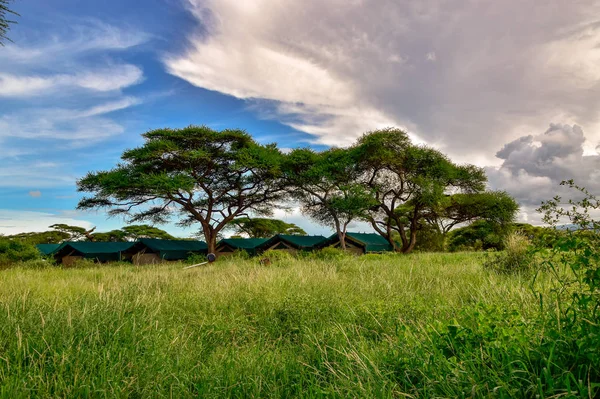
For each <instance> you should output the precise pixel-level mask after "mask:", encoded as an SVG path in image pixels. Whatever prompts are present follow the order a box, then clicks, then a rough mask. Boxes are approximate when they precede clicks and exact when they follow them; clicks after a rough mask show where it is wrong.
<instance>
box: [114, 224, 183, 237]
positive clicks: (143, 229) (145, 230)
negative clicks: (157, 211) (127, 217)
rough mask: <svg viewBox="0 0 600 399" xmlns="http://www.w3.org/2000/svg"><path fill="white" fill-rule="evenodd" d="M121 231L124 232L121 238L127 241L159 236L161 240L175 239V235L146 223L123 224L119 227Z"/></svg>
mask: <svg viewBox="0 0 600 399" xmlns="http://www.w3.org/2000/svg"><path fill="white" fill-rule="evenodd" d="M121 231H122V232H123V233H124V236H123V238H125V239H126V240H128V241H135V240H137V239H140V238H159V239H161V240H174V239H175V237H173V236H172V235H171V234H169V233H167V232H166V231H164V230H162V229H159V228H158V227H154V226H149V225H147V224H138V225H135V224H134V225H130V226H125V227H122V228H121Z"/></svg>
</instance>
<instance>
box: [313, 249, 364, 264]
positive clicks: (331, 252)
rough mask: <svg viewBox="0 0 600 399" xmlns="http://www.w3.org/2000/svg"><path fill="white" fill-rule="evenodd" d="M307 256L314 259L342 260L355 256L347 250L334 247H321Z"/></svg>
mask: <svg viewBox="0 0 600 399" xmlns="http://www.w3.org/2000/svg"><path fill="white" fill-rule="evenodd" d="M307 256H308V257H309V258H312V259H319V260H325V261H340V260H343V259H347V260H349V259H351V258H353V256H352V255H351V254H350V253H348V252H347V251H344V250H342V249H340V248H334V247H325V248H322V249H319V250H318V251H312V252H310V253H309V254H308V255H307Z"/></svg>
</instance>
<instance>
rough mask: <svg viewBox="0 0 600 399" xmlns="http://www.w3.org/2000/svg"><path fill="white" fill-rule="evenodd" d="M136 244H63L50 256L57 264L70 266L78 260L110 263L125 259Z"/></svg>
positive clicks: (87, 242) (76, 242) (82, 242)
mask: <svg viewBox="0 0 600 399" xmlns="http://www.w3.org/2000/svg"><path fill="white" fill-rule="evenodd" d="M135 245H136V243H133V242H89V241H67V242H63V243H62V244H61V245H60V246H59V247H58V248H57V249H56V250H55V251H54V252H53V253H52V255H53V256H54V257H55V258H56V260H57V261H58V262H59V263H63V264H65V265H72V264H73V263H74V262H76V261H77V260H79V259H93V260H95V261H97V262H111V261H113V262H114V261H120V260H124V259H127V257H128V256H127V255H126V254H129V253H130V252H131V250H132V249H133V247H134V246H135Z"/></svg>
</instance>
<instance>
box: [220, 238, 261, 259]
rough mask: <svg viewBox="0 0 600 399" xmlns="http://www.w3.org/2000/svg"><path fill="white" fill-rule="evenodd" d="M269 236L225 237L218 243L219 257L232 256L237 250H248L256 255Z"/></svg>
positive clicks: (250, 253)
mask: <svg viewBox="0 0 600 399" xmlns="http://www.w3.org/2000/svg"><path fill="white" fill-rule="evenodd" d="M267 240H268V238H224V239H222V240H221V241H219V243H218V244H217V248H216V252H217V253H216V255H217V258H221V257H224V256H230V255H232V254H233V253H235V251H246V252H247V253H248V254H249V255H251V256H254V255H256V254H257V253H258V247H259V246H260V245H261V244H264V243H265V242H266V241H267Z"/></svg>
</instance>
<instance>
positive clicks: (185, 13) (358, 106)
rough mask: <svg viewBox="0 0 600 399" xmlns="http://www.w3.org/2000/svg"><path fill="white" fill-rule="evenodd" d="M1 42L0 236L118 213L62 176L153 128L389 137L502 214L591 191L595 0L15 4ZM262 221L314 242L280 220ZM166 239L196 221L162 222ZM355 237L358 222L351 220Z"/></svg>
mask: <svg viewBox="0 0 600 399" xmlns="http://www.w3.org/2000/svg"><path fill="white" fill-rule="evenodd" d="M11 6H12V8H13V9H14V10H15V11H17V12H18V13H19V14H20V15H21V16H20V17H19V18H18V24H17V25H14V26H13V28H12V30H11V31H10V33H9V36H10V37H11V38H12V40H13V42H14V43H8V44H7V45H6V46H5V47H0V234H13V233H17V232H22V231H43V230H46V229H47V227H48V226H49V225H50V224H54V223H67V224H74V225H80V226H84V227H92V226H96V227H97V229H98V230H99V231H104V230H109V229H113V228H119V227H120V226H122V225H124V224H125V221H124V220H122V219H114V218H113V219H107V217H106V215H105V214H104V213H103V212H96V211H94V212H91V211H86V212H83V211H77V210H76V205H77V202H78V200H79V199H80V198H81V195H82V194H81V193H78V192H77V191H76V180H77V179H78V178H81V177H83V176H84V175H85V174H86V173H87V172H89V171H96V170H105V169H109V168H111V167H113V166H114V165H116V164H117V162H118V161H119V156H120V154H121V153H122V152H123V150H125V149H127V148H132V147H135V146H139V145H141V144H142V139H141V137H140V134H142V133H144V132H146V131H148V130H152V129H156V128H162V127H171V128H177V127H184V126H187V125H190V124H195V125H207V126H210V127H212V128H215V129H224V128H241V129H244V130H246V131H247V132H248V133H250V134H252V135H253V136H254V137H255V138H256V139H257V140H258V141H259V142H262V143H270V142H277V143H278V144H279V146H280V147H281V148H285V149H287V148H294V147H305V146H312V147H314V148H317V149H322V148H326V147H328V146H345V145H348V144H350V143H352V141H353V140H354V139H356V138H357V137H358V136H360V135H361V134H362V133H364V132H366V131H369V130H374V129H378V128H382V127H388V126H394V127H400V128H402V129H405V130H406V131H407V132H408V133H409V135H410V136H411V138H412V139H413V140H414V141H415V142H417V143H421V144H427V145H430V146H433V147H435V148H437V149H439V150H441V151H443V152H444V153H446V154H448V155H449V156H450V157H451V159H453V160H454V161H456V162H458V163H473V164H476V165H478V166H481V167H485V169H486V173H487V175H488V179H489V188H490V189H497V190H506V191H508V192H509V193H510V194H512V195H513V196H514V197H515V198H516V199H517V200H518V201H519V203H520V204H521V212H520V214H519V219H520V220H521V221H526V222H530V223H534V224H538V223H540V216H539V215H538V214H537V213H536V212H535V208H536V207H537V206H539V204H540V202H541V201H542V200H545V199H549V198H551V197H553V196H554V195H556V194H567V193H564V192H563V191H562V190H563V189H562V188H560V187H559V182H560V181H561V180H564V179H570V178H574V179H575V180H576V181H577V182H578V183H579V184H580V185H583V186H586V187H587V188H588V189H590V191H592V192H595V193H600V155H599V151H600V106H599V105H600V17H599V15H600V2H599V1H593V0H581V1H578V0H575V1H568V2H567V1H554V0H550V1H547V2H540V1H537V0H503V1H487V0H473V1H469V0H461V1H458V0H457V1H453V0H448V1H444V0H421V1H418V2H414V1H408V0H406V1H397V0H378V1H374V0H372V1H367V0H362V1H361V0H329V1H327V2H323V1H316V0H296V1H293V0H287V1H285V0H244V1H239V0H146V1H144V2H133V1H117V0H105V1H102V2H89V1H86V2H82V1H79V0H53V1H52V2H48V1H43V0H27V1H25V0H16V1H14V2H13V3H12V4H11ZM275 217H278V218H281V219H285V220H287V221H289V222H293V223H297V224H298V225H300V226H301V227H303V228H305V230H307V231H308V232H309V233H312V234H327V233H329V232H330V229H329V228H326V227H323V226H318V225H315V224H313V223H311V222H310V221H308V220H307V219H306V218H305V217H303V216H302V215H301V214H300V213H299V212H298V211H297V210H295V211H293V212H287V213H286V212H283V211H280V210H276V212H275ZM161 227H163V228H165V229H166V230H167V231H170V232H172V233H173V234H177V235H179V236H189V235H191V234H193V233H194V232H195V230H196V229H186V230H183V229H181V228H179V227H176V226H175V225H165V226H161ZM353 228H354V229H355V230H365V231H366V230H367V229H368V227H367V226H365V225H356V226H353Z"/></svg>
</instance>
